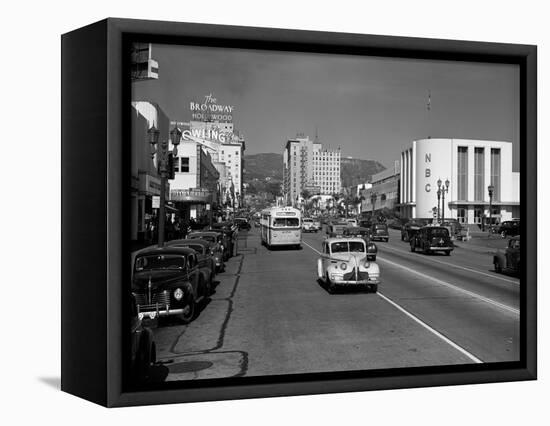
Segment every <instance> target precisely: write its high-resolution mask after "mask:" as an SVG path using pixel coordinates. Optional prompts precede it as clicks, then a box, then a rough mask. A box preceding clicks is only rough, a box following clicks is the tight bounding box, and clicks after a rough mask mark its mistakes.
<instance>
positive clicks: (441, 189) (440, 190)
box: [437, 179, 451, 223]
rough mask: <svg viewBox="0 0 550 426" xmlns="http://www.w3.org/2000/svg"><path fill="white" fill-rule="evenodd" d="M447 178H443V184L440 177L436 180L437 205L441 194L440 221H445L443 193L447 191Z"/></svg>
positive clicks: (448, 183)
mask: <svg viewBox="0 0 550 426" xmlns="http://www.w3.org/2000/svg"><path fill="white" fill-rule="evenodd" d="M450 184H451V182H449V179H445V186H443V182H441V179H438V180H437V205H438V206H439V197H440V195H441V223H443V222H445V193H447V192H449V185H450Z"/></svg>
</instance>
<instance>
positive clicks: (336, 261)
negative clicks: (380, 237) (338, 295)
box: [317, 237, 380, 293]
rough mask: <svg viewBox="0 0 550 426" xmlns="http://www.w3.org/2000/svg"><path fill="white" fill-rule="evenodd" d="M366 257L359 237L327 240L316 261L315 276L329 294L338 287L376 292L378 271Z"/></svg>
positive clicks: (363, 242)
mask: <svg viewBox="0 0 550 426" xmlns="http://www.w3.org/2000/svg"><path fill="white" fill-rule="evenodd" d="M367 255H368V253H367V244H366V243H365V240H363V239H362V238H358V237H348V238H327V239H326V240H325V241H323V250H322V254H321V257H320V258H319V259H317V274H318V277H319V279H321V280H323V281H324V282H325V285H326V287H327V289H328V291H329V292H331V293H332V292H334V291H335V290H336V289H337V288H338V287H348V288H360V287H364V288H368V289H369V290H371V291H373V292H376V291H377V290H378V284H379V283H380V268H379V267H378V264H377V263H376V262H372V261H369V260H368V257H367Z"/></svg>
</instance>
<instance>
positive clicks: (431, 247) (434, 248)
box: [429, 246, 453, 251]
mask: <svg viewBox="0 0 550 426" xmlns="http://www.w3.org/2000/svg"><path fill="white" fill-rule="evenodd" d="M429 249H430V250H433V251H437V250H440V251H451V250H453V247H438V246H430V247H429Z"/></svg>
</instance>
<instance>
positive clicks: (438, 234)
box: [410, 226, 454, 256]
mask: <svg viewBox="0 0 550 426" xmlns="http://www.w3.org/2000/svg"><path fill="white" fill-rule="evenodd" d="M410 245H411V251H412V252H415V251H416V250H418V249H420V250H422V252H423V253H425V254H431V253H433V252H436V251H441V252H443V253H445V254H446V255H447V256H449V255H450V254H451V251H453V249H454V246H453V242H452V241H451V236H450V234H449V230H448V229H447V228H446V227H444V226H423V227H422V228H420V229H419V230H418V232H416V233H415V234H414V235H413V236H412V237H411V240H410Z"/></svg>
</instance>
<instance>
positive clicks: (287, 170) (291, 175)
mask: <svg viewBox="0 0 550 426" xmlns="http://www.w3.org/2000/svg"><path fill="white" fill-rule="evenodd" d="M340 158H341V155H340V150H339V149H338V150H328V149H323V146H322V144H321V143H319V142H317V141H312V140H310V139H309V137H307V136H303V135H297V137H296V138H294V139H289V140H288V141H287V143H286V146H285V150H284V152H283V194H284V198H285V202H286V203H287V204H288V205H295V204H297V203H298V202H299V200H300V197H301V194H302V192H303V191H304V190H307V191H309V192H310V193H311V192H315V193H317V194H311V195H319V194H325V195H327V194H333V193H339V192H340V190H341V180H340Z"/></svg>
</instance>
